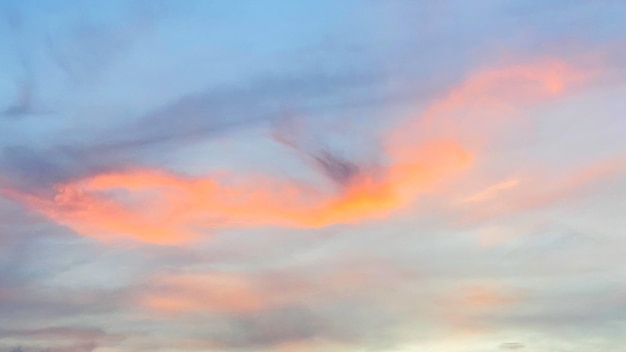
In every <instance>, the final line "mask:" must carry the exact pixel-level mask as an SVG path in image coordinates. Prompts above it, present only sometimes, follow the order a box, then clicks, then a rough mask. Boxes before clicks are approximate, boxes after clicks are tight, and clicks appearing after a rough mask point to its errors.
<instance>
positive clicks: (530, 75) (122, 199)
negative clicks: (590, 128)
mask: <svg viewBox="0 0 626 352" xmlns="http://www.w3.org/2000/svg"><path fill="white" fill-rule="evenodd" d="M583 77H584V75H583V74H581V73H580V72H578V71H576V70H575V69H573V68H572V67H570V66H568V65H567V64H566V63H564V62H561V61H556V60H552V61H546V62H541V63H538V64H532V65H518V66H511V67H506V68H504V69H498V70H485V71H479V72H477V73H475V74H472V75H470V76H469V77H468V78H467V79H465V80H464V81H463V82H461V83H460V84H459V85H458V86H457V87H455V88H454V89H452V90H451V91H450V92H449V93H448V94H446V95H445V96H443V97H441V98H439V99H436V100H435V101H434V102H433V103H432V104H431V105H430V106H428V107H427V108H426V109H425V111H424V112H423V113H422V114H420V115H419V116H417V118H415V119H409V120H408V121H407V122H406V123H403V124H400V125H399V126H397V127H396V128H395V129H394V130H393V131H392V132H391V133H389V134H388V135H387V136H386V137H385V143H384V145H385V147H384V148H385V150H384V152H386V156H387V161H386V165H385V167H383V168H382V169H383V170H382V172H381V173H380V174H377V175H373V174H366V173H362V174H360V175H357V176H356V177H354V178H353V179H352V180H351V181H350V182H349V184H347V185H346V186H345V187H344V188H343V189H342V190H341V191H339V192H338V193H328V192H326V191H322V190H317V189H311V188H307V187H304V186H302V185H298V184H293V183H289V182H286V181H284V180H282V179H280V178H276V177H271V176H269V175H237V174H231V175H221V176H218V175H212V174H209V175H205V176H198V177H190V176H184V175H180V174H177V173H174V172H170V171H166V170H154V169H141V168H137V169H132V170H126V171H120V172H112V173H104V174H98V175H94V176H90V177H86V178H84V179H80V180H76V181H71V182H67V183H64V184H58V185H56V186H55V188H54V196H53V197H51V198H49V197H44V196H39V195H34V194H29V193H24V192H20V191H17V190H15V189H5V190H4V194H5V195H7V196H9V197H10V198H12V199H14V200H17V201H19V202H21V203H23V204H25V205H26V206H28V207H29V208H32V209H34V210H35V211H38V212H40V213H42V214H44V215H46V216H47V217H48V218H50V219H52V220H53V221H55V222H57V223H59V224H62V225H65V226H68V227H70V228H72V229H73V230H74V231H76V232H77V233H79V234H82V235H85V236H92V237H98V238H102V239H108V238H114V237H128V238H133V239H137V240H142V241H146V242H152V243H181V242H185V241H188V240H189V239H192V238H194V237H196V236H198V235H200V234H202V233H205V232H206V230H207V229H209V228H216V227H242V226H244V227H245V226H299V227H321V226H326V225H330V224H337V223H354V222H358V221H361V220H363V219H371V218H378V219H381V218H385V217H386V216H388V215H389V214H390V213H392V212H393V211H395V210H397V209H399V208H402V207H405V206H407V205H409V204H411V203H412V202H413V201H414V200H415V199H416V197H417V196H418V195H419V194H420V193H421V192H424V191H427V190H429V188H430V187H432V186H433V185H435V184H437V183H438V182H440V181H441V180H444V179H446V178H449V177H450V176H451V175H454V174H456V173H458V172H459V171H460V170H463V169H464V168H466V167H467V166H468V165H469V164H470V163H471V162H472V160H473V159H474V158H475V154H476V152H477V151H476V146H477V143H476V142H477V141H480V140H483V139H486V138H489V135H490V134H493V133H494V129H493V128H492V127H490V125H492V124H495V125H497V124H498V123H500V122H498V121H499V120H504V121H506V116H508V115H510V114H511V113H513V112H515V111H517V107H518V106H519V105H520V104H529V103H534V102H538V101H541V100H542V99H546V98H549V97H551V96H555V95H557V94H560V93H562V92H563V91H565V89H566V88H568V87H569V86H570V85H572V84H574V83H577V82H578V81H580V80H581V79H582V78H583ZM496 122H497V123H496ZM471 128H478V129H479V130H472V129H471ZM481 128H482V129H484V130H480V129H481ZM478 144H480V143H478Z"/></svg>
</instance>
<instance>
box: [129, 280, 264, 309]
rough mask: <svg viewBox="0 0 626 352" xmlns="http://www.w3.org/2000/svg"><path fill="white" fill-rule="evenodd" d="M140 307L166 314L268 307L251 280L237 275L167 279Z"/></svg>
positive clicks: (153, 288)
mask: <svg viewBox="0 0 626 352" xmlns="http://www.w3.org/2000/svg"><path fill="white" fill-rule="evenodd" d="M138 300H139V304H140V305H141V306H143V307H146V308H148V309H149V310H151V311H154V312H159V313H162V314H180V313H198V312H206V311H213V312H245V311H253V310H257V309H260V308H262V307H263V306H265V302H263V301H262V296H261V295H260V294H259V293H258V292H257V290H256V288H255V287H253V285H252V284H251V282H250V281H249V280H246V279H245V278H243V277H239V276H235V275H225V274H213V275H207V274H204V275H193V274H186V275H167V276H164V277H160V278H158V279H157V280H155V281H154V282H152V283H151V289H150V290H149V291H148V292H145V293H141V295H140V296H139V297H138Z"/></svg>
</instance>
